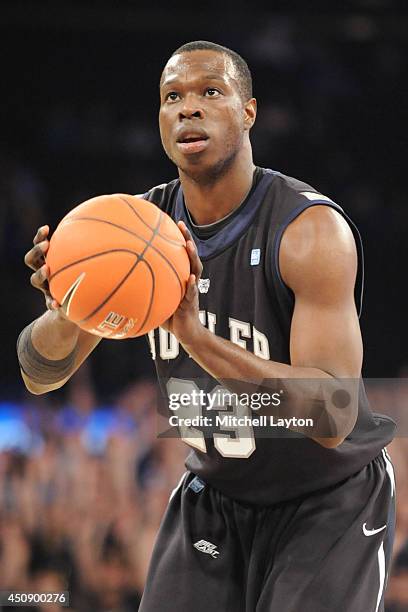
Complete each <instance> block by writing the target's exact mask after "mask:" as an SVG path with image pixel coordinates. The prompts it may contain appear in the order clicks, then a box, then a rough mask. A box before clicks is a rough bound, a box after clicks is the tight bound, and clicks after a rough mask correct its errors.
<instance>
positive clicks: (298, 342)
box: [168, 206, 362, 448]
mask: <svg viewBox="0 0 408 612" xmlns="http://www.w3.org/2000/svg"><path fill="white" fill-rule="evenodd" d="M180 229H182V231H183V233H184V234H185V238H186V240H188V241H189V245H188V247H187V248H188V252H189V255H190V258H191V264H192V270H193V271H195V276H193V275H192V276H191V277H190V280H189V285H188V291H187V294H186V297H185V299H184V300H183V302H182V304H181V305H180V308H179V309H178V311H177V312H176V315H175V316H173V318H172V319H170V321H169V326H168V329H169V330H170V331H172V332H173V333H174V334H175V335H176V336H177V338H178V340H179V341H180V343H181V344H182V345H183V347H184V348H185V350H186V351H187V352H188V353H189V354H190V356H191V357H192V358H193V359H194V360H195V361H196V362H197V363H198V364H199V365H200V366H201V367H202V368H204V369H205V370H206V371H207V372H208V373H209V374H211V376H213V377H214V378H216V379H217V380H220V381H221V382H222V381H224V382H225V381H226V380H227V381H231V380H237V381H243V380H247V381H251V382H252V383H257V384H260V383H262V382H263V381H265V380H268V379H285V380H286V381H288V380H290V379H292V380H293V384H294V385H296V386H297V387H298V388H299V381H300V380H301V379H303V380H304V383H305V384H304V396H305V397H306V398H307V393H309V394H310V381H311V380H312V379H313V380H315V381H318V380H319V379H320V380H322V379H324V380H325V381H328V383H329V384H331V382H333V383H336V379H337V378H350V379H352V378H354V379H356V378H358V377H359V376H360V370H361V362H362V342H361V334H360V329H359V324H358V318H357V312H356V308H355V304H354V284H355V278H356V271H357V256H356V248H355V242H354V237H353V235H352V232H351V230H350V228H349V226H348V224H347V222H346V221H345V220H344V219H343V218H342V217H341V215H339V214H338V213H337V212H336V211H334V210H333V209H330V208H329V207H326V206H315V207H311V208H309V209H307V210H306V211H305V212H304V213H302V214H301V215H300V216H299V217H298V218H297V219H296V220H295V221H294V222H293V223H292V224H291V225H290V226H289V227H288V228H287V230H286V232H285V234H284V236H283V239H282V243H281V248H280V269H281V274H282V277H283V280H284V281H285V283H286V284H287V285H288V286H289V287H290V288H291V289H292V290H293V292H294V295H295V309H294V313H293V318H292V326H291V335H290V355H291V364H290V365H287V364H283V363H278V362H274V361H265V360H263V359H261V358H259V357H256V356H255V355H253V354H252V353H249V352H248V351H245V350H244V349H242V348H241V347H239V346H236V345H235V344H233V343H232V342H230V341H228V340H224V339H222V338H219V337H217V336H215V335H214V334H212V333H211V332H209V331H208V330H207V329H206V328H204V327H203V326H202V325H201V324H199V323H198V294H197V287H196V283H195V277H196V276H199V274H200V272H201V268H200V266H201V264H200V262H199V260H198V256H197V253H196V252H195V247H194V245H193V243H192V240H191V236H190V235H189V234H188V233H187V229H186V228H185V226H182V225H180ZM332 388H333V387H332ZM338 388H341V386H340V387H338ZM337 412H338V411H337ZM298 416H300V415H298ZM301 416H304V417H305V416H307V414H302V415H301ZM331 416H333V414H331ZM356 418H357V402H356V401H355V398H354V401H352V402H351V406H350V409H349V410H348V411H347V414H344V415H343V416H342V415H341V414H340V416H339V415H337V414H336V419H337V420H336V428H337V432H338V433H337V435H336V436H334V437H331V438H329V437H327V438H321V437H318V436H313V435H312V434H310V437H312V438H313V439H315V441H316V442H318V443H319V444H321V445H322V446H325V447H328V448H332V447H335V446H338V445H339V444H341V442H342V441H343V440H344V438H345V437H346V436H347V435H348V434H349V433H350V432H351V431H352V429H353V427H354V424H355V421H356ZM306 435H307V433H306Z"/></svg>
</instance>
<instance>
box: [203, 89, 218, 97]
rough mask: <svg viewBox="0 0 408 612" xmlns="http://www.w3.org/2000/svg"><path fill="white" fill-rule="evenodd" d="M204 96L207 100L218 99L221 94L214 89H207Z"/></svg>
mask: <svg viewBox="0 0 408 612" xmlns="http://www.w3.org/2000/svg"><path fill="white" fill-rule="evenodd" d="M205 95H206V96H207V97H209V98H218V97H219V96H220V95H221V92H220V91H219V90H218V89H216V88H215V87H208V88H207V89H206V90H205Z"/></svg>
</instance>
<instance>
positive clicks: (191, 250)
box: [186, 240, 203, 281]
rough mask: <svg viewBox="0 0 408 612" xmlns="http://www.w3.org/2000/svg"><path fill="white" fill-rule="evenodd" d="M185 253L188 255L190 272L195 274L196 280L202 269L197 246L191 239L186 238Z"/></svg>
mask: <svg viewBox="0 0 408 612" xmlns="http://www.w3.org/2000/svg"><path fill="white" fill-rule="evenodd" d="M186 249H187V253H188V255H189V257H190V266H191V272H192V273H193V274H195V275H196V277H197V281H198V279H199V278H200V277H201V272H202V271H203V264H202V263H201V259H200V258H199V256H198V252H197V247H196V245H195V244H194V242H193V241H192V240H188V241H187V243H186Z"/></svg>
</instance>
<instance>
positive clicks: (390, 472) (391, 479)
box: [382, 448, 395, 497]
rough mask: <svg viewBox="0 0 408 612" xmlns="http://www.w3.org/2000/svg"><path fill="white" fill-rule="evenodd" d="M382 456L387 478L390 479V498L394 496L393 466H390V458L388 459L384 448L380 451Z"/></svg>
mask: <svg viewBox="0 0 408 612" xmlns="http://www.w3.org/2000/svg"><path fill="white" fill-rule="evenodd" d="M382 454H383V457H384V461H385V466H386V468H387V474H388V476H389V478H390V481H391V497H392V496H393V495H395V474H394V466H393V465H392V462H391V458H390V456H389V454H388V451H387V449H386V448H383V449H382Z"/></svg>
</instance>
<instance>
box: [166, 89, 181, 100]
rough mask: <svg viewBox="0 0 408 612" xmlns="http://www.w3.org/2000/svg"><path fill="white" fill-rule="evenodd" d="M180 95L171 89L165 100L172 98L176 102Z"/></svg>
mask: <svg viewBox="0 0 408 612" xmlns="http://www.w3.org/2000/svg"><path fill="white" fill-rule="evenodd" d="M179 97H180V96H179V95H178V93H177V92H176V91H169V93H168V94H166V97H165V100H166V101H167V100H170V102H176V101H177V99H178V98H179Z"/></svg>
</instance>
